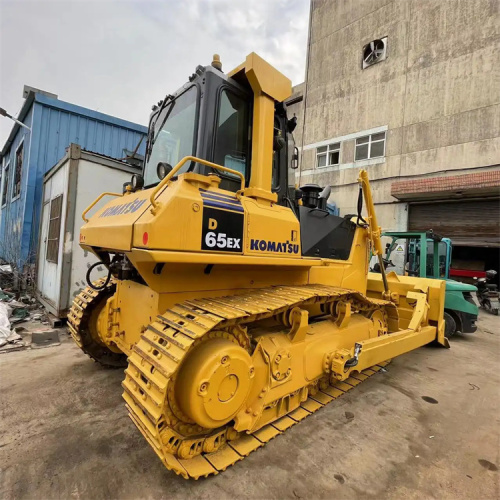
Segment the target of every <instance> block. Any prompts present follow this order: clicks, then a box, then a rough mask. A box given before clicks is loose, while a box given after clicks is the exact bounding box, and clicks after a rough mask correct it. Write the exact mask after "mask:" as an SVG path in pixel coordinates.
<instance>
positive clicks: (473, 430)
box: [0, 313, 500, 500]
mask: <svg viewBox="0 0 500 500" xmlns="http://www.w3.org/2000/svg"><path fill="white" fill-rule="evenodd" d="M479 326H480V328H479V331H478V332H477V333H476V334H474V335H468V336H458V337H457V338H455V339H454V340H453V341H452V348H451V350H446V349H443V348H436V347H424V348H421V349H419V350H417V351H414V352H412V353H409V354H407V355H404V356H401V357H399V358H398V359H396V360H395V361H394V362H393V363H392V364H391V365H389V367H388V371H387V372H386V373H381V374H377V375H375V376H373V377H372V378H370V379H369V380H367V381H366V382H364V383H363V384H361V385H360V386H358V387H357V388H355V389H354V390H352V391H351V392H349V393H348V394H346V395H345V396H343V397H342V398H340V399H339V400H337V401H334V402H332V403H330V405H328V406H327V407H325V408H323V409H321V410H320V411H319V412H317V413H315V414H314V415H312V416H310V417H309V418H307V419H306V420H304V421H303V422H301V423H300V424H298V425H296V426H294V427H293V428H291V429H289V430H288V431H286V433H285V434H283V435H281V436H278V437H277V438H276V439H274V440H272V441H271V442H270V443H268V444H267V445H266V446H265V447H264V448H262V449H260V450H258V451H256V452H254V453H252V454H251V455H250V456H249V457H248V458H246V459H245V460H243V461H241V462H239V463H237V464H236V465H235V466H233V467H231V468H230V469H228V470H227V471H226V472H224V473H223V474H220V475H218V476H215V477H212V478H209V479H205V480H199V481H185V480H184V479H182V478H180V477H178V476H175V475H174V474H173V473H171V472H169V471H167V470H166V469H165V468H164V467H163V465H162V464H161V462H160V461H159V459H158V458H157V457H156V455H155V453H154V452H153V450H152V449H151V448H150V447H149V445H148V444H147V443H146V441H145V440H144V439H143V438H142V436H141V435H140V433H139V431H138V430H136V428H135V427H134V425H133V424H132V422H131V421H130V420H129V418H128V417H127V413H126V411H125V406H124V404H123V401H122V398H121V392H122V390H121V386H120V382H121V380H122V377H123V373H122V372H121V371H116V370H115V371H113V370H104V369H101V368H100V367H99V366H97V365H96V364H95V363H93V362H92V361H90V360H89V359H88V358H87V357H86V356H85V355H84V354H83V353H82V352H80V350H79V349H78V348H77V347H76V345H74V344H73V342H72V341H71V340H70V339H68V338H67V336H66V335H62V337H64V339H63V342H62V343H61V345H60V346H57V347H50V348H45V349H38V350H26V351H21V352H12V353H8V354H4V355H0V409H1V414H0V498H3V499H9V498H13V499H14V498H15V499H22V498H38V499H51V498H64V499H69V498H71V499H80V498H82V499H99V498H120V499H126V498H155V499H157V498H169V499H170V498H201V497H203V498H214V499H215V498H217V499H221V498H273V499H274V498H279V499H281V498H291V499H300V498H368V499H380V498H394V499H400V498H403V497H404V498H406V499H408V500H409V499H421V498H440V499H441V498H453V499H475V498H481V499H489V498H492V499H493V498H499V496H500V491H499V474H500V473H499V471H498V467H499V466H500V458H499V449H500V447H499V444H500V438H499V436H500V328H499V327H500V318H498V317H494V316H491V315H487V314H486V313H481V316H480V319H479ZM423 397H426V398H432V400H434V401H435V402H434V403H429V402H426V401H425V400H424V399H423ZM432 400H431V401H432Z"/></svg>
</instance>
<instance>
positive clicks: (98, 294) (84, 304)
mask: <svg viewBox="0 0 500 500" xmlns="http://www.w3.org/2000/svg"><path fill="white" fill-rule="evenodd" d="M105 281H106V279H105V278H101V279H99V280H96V281H94V282H93V284H94V285H96V286H97V287H101V286H102V285H103V284H104V282H105ZM115 290H116V283H115V281H114V280H113V279H111V280H110V282H109V283H108V285H107V286H106V287H105V288H103V289H102V290H94V289H93V288H92V287H90V286H88V287H86V288H85V289H84V290H82V291H81V292H80V293H79V294H78V295H77V296H76V297H75V299H74V300H73V305H72V306H71V309H70V310H69V313H68V328H69V331H70V334H71V336H72V337H73V340H74V341H75V342H76V344H77V345H78V347H80V349H81V350H82V351H83V352H84V353H85V354H87V356H89V357H90V358H91V359H93V360H94V361H96V362H97V363H99V364H101V365H102V366H105V367H112V368H119V367H124V366H127V357H126V356H125V354H123V353H119V352H113V351H111V350H110V349H109V348H108V347H107V346H105V345H104V344H103V343H102V342H100V341H98V340H97V339H96V338H95V336H93V335H92V333H91V328H92V325H91V324H90V322H91V321H92V319H93V318H92V313H94V312H96V310H97V308H99V307H101V306H102V305H103V304H104V303H105V301H106V300H107V299H108V298H109V297H111V295H113V293H114V292H115Z"/></svg>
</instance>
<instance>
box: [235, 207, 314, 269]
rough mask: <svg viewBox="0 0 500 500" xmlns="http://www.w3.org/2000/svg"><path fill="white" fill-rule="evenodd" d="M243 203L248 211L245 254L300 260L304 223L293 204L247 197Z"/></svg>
mask: <svg viewBox="0 0 500 500" xmlns="http://www.w3.org/2000/svg"><path fill="white" fill-rule="evenodd" d="M243 206H244V207H245V211H246V213H247V226H246V234H245V252H244V253H245V255H258V256H261V257H263V256H266V257H277V258H278V257H282V258H286V259H298V260H300V257H301V253H302V252H301V247H300V224H299V221H298V220H297V218H296V217H295V215H294V214H293V213H292V211H291V210H290V209H289V208H285V207H281V206H279V205H274V206H273V207H272V208H271V207H266V206H264V205H262V204H259V203H258V202H257V201H255V200H252V199H250V198H244V199H243ZM274 262H276V265H279V264H278V262H277V261H274ZM305 262H307V261H304V263H305ZM283 265H285V264H283Z"/></svg>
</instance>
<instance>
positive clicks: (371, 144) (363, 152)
mask: <svg viewBox="0 0 500 500" xmlns="http://www.w3.org/2000/svg"><path fill="white" fill-rule="evenodd" d="M384 155H385V132H381V133H380V134H371V135H366V136H364V137H360V138H359V139H356V156H355V160H356V161H359V160H368V159H370V158H380V157H381V156H384Z"/></svg>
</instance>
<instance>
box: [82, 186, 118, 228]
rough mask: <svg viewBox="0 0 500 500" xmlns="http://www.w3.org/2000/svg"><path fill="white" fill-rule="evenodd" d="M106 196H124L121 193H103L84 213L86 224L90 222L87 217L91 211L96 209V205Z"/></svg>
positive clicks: (83, 217)
mask: <svg viewBox="0 0 500 500" xmlns="http://www.w3.org/2000/svg"><path fill="white" fill-rule="evenodd" d="M106 195H109V196H123V194H121V193H109V192H106V193H101V194H100V195H99V196H98V197H97V198H96V199H95V200H94V201H93V202H92V203H91V204H90V205H89V206H88V207H87V208H86V209H85V210H84V211H83V213H82V219H83V220H84V222H88V221H89V219H87V218H86V217H85V216H86V215H87V214H88V213H89V211H90V210H92V208H94V206H95V205H96V203H99V202H100V201H101V200H102V199H103V198H104V197H105V196H106Z"/></svg>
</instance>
